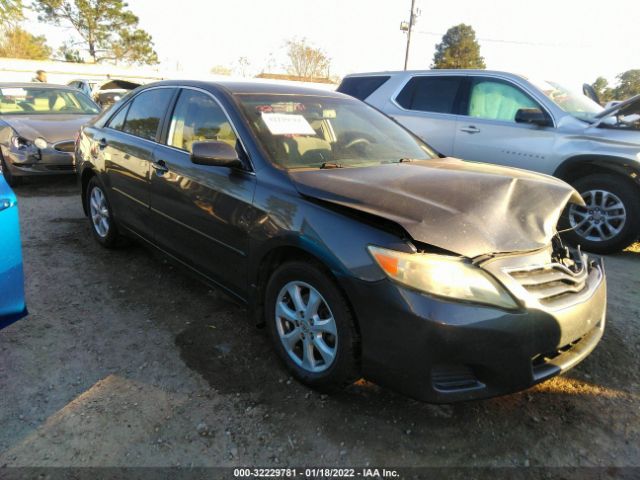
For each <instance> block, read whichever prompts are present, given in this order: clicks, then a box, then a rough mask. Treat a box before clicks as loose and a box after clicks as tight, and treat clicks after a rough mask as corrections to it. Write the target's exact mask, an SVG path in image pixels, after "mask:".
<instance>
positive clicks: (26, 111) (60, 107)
mask: <svg viewBox="0 0 640 480" xmlns="http://www.w3.org/2000/svg"><path fill="white" fill-rule="evenodd" d="M97 113H100V109H99V108H98V106H97V105H96V104H95V103H93V102H92V101H91V100H89V98H87V97H86V96H85V95H84V94H83V93H81V92H77V91H74V90H67V89H58V88H47V87H2V88H0V114H2V115H51V114H81V115H94V114H97Z"/></svg>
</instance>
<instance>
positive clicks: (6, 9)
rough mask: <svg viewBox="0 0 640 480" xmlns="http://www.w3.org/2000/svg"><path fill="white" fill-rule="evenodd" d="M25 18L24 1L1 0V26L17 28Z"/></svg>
mask: <svg viewBox="0 0 640 480" xmlns="http://www.w3.org/2000/svg"><path fill="white" fill-rule="evenodd" d="M23 18H24V15H23V13H22V0H0V26H2V28H3V29H4V28H6V27H7V26H9V27H11V26H15V25H16V24H17V23H18V22H19V21H20V20H22V19H23Z"/></svg>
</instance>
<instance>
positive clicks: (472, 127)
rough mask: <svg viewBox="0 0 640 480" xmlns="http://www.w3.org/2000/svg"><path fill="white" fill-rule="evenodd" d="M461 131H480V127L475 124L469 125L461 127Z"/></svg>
mask: <svg viewBox="0 0 640 480" xmlns="http://www.w3.org/2000/svg"><path fill="white" fill-rule="evenodd" d="M460 131H461V132H466V133H471V134H473V133H480V129H479V128H478V127H476V126H475V125H469V126H468V127H464V128H461V129H460Z"/></svg>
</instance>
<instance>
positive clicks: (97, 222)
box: [86, 177, 120, 248]
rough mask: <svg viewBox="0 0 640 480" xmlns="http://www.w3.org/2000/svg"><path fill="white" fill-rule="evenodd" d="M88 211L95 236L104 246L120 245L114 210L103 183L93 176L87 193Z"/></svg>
mask: <svg viewBox="0 0 640 480" xmlns="http://www.w3.org/2000/svg"><path fill="white" fill-rule="evenodd" d="M86 195H87V197H86V202H87V211H88V212H89V223H90V224H91V231H92V232H93V236H94V237H95V239H96V240H97V241H98V243H100V244H101V245H102V246H104V247H107V248H113V247H115V246H117V245H118V243H119V240H120V234H119V233H118V227H117V226H116V223H115V221H114V218H113V212H112V210H111V206H110V204H109V200H108V199H107V195H106V193H105V189H104V187H103V186H102V183H100V181H99V180H98V179H97V177H93V178H92V179H91V180H89V184H88V185H87V193H86Z"/></svg>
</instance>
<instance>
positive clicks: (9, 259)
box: [0, 171, 27, 329]
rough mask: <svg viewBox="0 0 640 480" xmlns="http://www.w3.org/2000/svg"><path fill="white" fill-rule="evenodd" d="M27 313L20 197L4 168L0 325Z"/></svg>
mask: <svg viewBox="0 0 640 480" xmlns="http://www.w3.org/2000/svg"><path fill="white" fill-rule="evenodd" d="M26 314H27V307H26V305H25V301H24V275H23V272H22V253H21V246H20V225H19V223H18V201H17V199H16V195H15V194H14V193H13V191H12V190H11V188H9V185H8V184H7V182H6V181H5V179H4V176H3V175H2V172H1V171H0V329H2V328H4V327H6V326H8V325H10V324H11V323H13V322H15V321H16V320H19V319H20V318H22V317H24V316H25V315H26Z"/></svg>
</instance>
